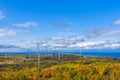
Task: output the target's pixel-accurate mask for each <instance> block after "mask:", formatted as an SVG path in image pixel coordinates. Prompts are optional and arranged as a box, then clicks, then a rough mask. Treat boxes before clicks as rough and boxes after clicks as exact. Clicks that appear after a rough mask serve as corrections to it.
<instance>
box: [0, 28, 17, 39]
mask: <svg viewBox="0 0 120 80" xmlns="http://www.w3.org/2000/svg"><path fill="white" fill-rule="evenodd" d="M13 36H16V31H15V30H11V29H0V39H4V38H8V37H13Z"/></svg>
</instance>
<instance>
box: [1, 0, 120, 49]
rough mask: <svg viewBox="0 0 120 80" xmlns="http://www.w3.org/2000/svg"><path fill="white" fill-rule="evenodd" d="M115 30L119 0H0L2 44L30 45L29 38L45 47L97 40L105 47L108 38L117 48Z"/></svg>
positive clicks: (118, 30) (119, 19)
mask: <svg viewBox="0 0 120 80" xmlns="http://www.w3.org/2000/svg"><path fill="white" fill-rule="evenodd" d="M119 34H120V1H119V0H116V1H114V0H99V1H98V0H52V1H51V0H19V1H18V0H1V1H0V41H1V44H2V45H4V44H11V45H17V46H20V47H23V46H24V47H25V48H26V47H29V46H31V47H32V46H34V45H33V44H32V42H35V41H40V43H41V45H43V46H44V47H45V48H48V46H50V47H51V48H55V47H56V46H57V47H60V48H61V46H62V47H63V48H64V49H65V48H66V47H67V48H66V49H68V47H70V49H73V48H76V47H86V46H87V45H88V46H89V47H90V46H91V45H96V44H101V41H103V42H104V43H105V44H104V47H105V46H106V43H107V42H108V41H109V43H108V44H109V46H110V42H112V44H111V46H112V45H115V48H116V46H117V48H119V47H120V45H119V43H116V41H117V42H119V41H120V37H119ZM54 39H57V40H58V41H56V40H54ZM71 40H72V41H71ZM43 41H46V42H43ZM70 41H71V43H70V44H68V42H70ZM72 42H73V43H72ZM65 43H67V44H66V45H65ZM108 44H107V46H108ZM28 45H29V46H28ZM81 45H82V46H81ZM84 45H86V46H84ZM88 46H87V47H88ZM71 47H72V48H71ZM96 47H98V46H95V48H96ZM100 47H101V46H100ZM104 47H103V48H104ZM112 48H113V47H112Z"/></svg>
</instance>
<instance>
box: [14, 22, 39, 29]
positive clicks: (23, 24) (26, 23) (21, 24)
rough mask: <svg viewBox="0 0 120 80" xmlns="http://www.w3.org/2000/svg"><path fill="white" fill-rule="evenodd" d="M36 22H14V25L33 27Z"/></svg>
mask: <svg viewBox="0 0 120 80" xmlns="http://www.w3.org/2000/svg"><path fill="white" fill-rule="evenodd" d="M37 25H38V24H37V23H36V22H25V23H20V24H14V26H18V27H22V28H30V27H35V26H37Z"/></svg>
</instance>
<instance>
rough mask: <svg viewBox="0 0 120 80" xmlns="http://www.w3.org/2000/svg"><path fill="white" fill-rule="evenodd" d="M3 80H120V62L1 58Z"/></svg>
mask: <svg viewBox="0 0 120 80" xmlns="http://www.w3.org/2000/svg"><path fill="white" fill-rule="evenodd" d="M0 80H120V59H117V58H106V57H94V56H91V57H86V56H80V55H78V54H74V55H73V54H72V55H67V54H61V56H60V60H58V55H41V56H40V64H39V65H38V63H37V55H33V56H32V57H29V56H25V55H24V56H0Z"/></svg>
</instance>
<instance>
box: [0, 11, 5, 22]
mask: <svg viewBox="0 0 120 80" xmlns="http://www.w3.org/2000/svg"><path fill="white" fill-rule="evenodd" d="M3 18H5V15H4V14H3V12H2V11H0V20H2V19H3Z"/></svg>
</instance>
